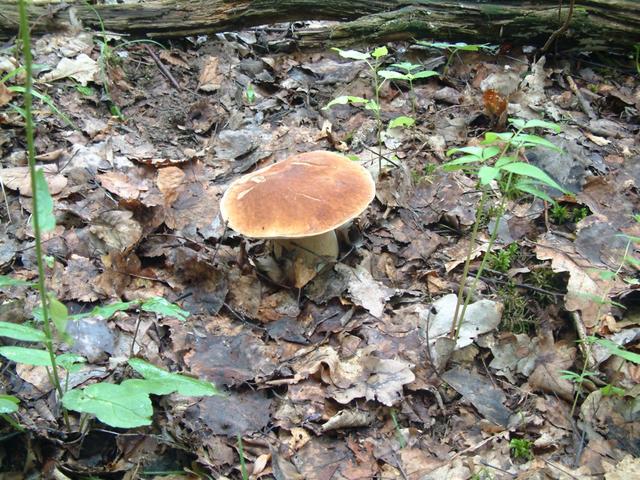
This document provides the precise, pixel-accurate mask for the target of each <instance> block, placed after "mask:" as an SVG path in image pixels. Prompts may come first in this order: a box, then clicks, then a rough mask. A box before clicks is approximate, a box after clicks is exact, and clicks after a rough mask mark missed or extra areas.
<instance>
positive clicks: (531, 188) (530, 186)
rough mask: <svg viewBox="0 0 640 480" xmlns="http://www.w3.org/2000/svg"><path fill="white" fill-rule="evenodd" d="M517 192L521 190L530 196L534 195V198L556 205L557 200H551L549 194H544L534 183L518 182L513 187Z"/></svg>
mask: <svg viewBox="0 0 640 480" xmlns="http://www.w3.org/2000/svg"><path fill="white" fill-rule="evenodd" d="M513 187H514V188H515V189H516V190H520V191H521V192H524V193H528V194H529V195H533V196H534V197H538V198H541V199H542V200H544V201H545V202H549V203H555V200H553V198H551V197H550V196H549V195H548V194H547V193H545V192H543V191H542V190H540V189H539V188H536V185H535V184H534V183H532V182H529V181H526V180H521V181H519V182H516V184H515V185H514V186H513Z"/></svg>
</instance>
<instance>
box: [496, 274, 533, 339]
mask: <svg viewBox="0 0 640 480" xmlns="http://www.w3.org/2000/svg"><path fill="white" fill-rule="evenodd" d="M496 295H497V297H498V298H499V299H500V301H501V302H502V305H503V306H504V311H503V312H502V324H501V328H502V329H504V330H507V331H509V332H513V333H527V332H529V331H530V330H531V327H532V326H533V325H534V324H535V317H534V315H533V314H532V313H531V309H530V308H529V299H528V298H527V297H526V296H525V295H522V294H521V293H520V291H519V289H518V287H516V286H515V285H514V283H513V282H509V283H507V284H506V285H504V286H502V287H500V288H499V289H498V291H497V292H496Z"/></svg>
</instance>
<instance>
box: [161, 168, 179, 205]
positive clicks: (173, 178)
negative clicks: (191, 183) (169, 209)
mask: <svg viewBox="0 0 640 480" xmlns="http://www.w3.org/2000/svg"><path fill="white" fill-rule="evenodd" d="M184 176H185V174H184V172H183V171H182V170H181V169H180V168H178V167H165V168H161V169H159V170H158V178H157V179H156V184H157V185H158V189H159V190H160V191H161V192H162V194H163V195H164V202H165V205H171V204H172V203H173V202H175V201H176V199H177V198H178V194H179V193H180V191H181V190H182V186H183V183H182V182H183V181H184Z"/></svg>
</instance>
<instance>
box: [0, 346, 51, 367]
mask: <svg viewBox="0 0 640 480" xmlns="http://www.w3.org/2000/svg"><path fill="white" fill-rule="evenodd" d="M0 355H2V356H3V357H5V358H6V359H8V360H11V361H13V362H18V363H24V364H25V365H37V366H39V367H51V357H49V352H47V351H46V350H38V349H35V348H25V347H0Z"/></svg>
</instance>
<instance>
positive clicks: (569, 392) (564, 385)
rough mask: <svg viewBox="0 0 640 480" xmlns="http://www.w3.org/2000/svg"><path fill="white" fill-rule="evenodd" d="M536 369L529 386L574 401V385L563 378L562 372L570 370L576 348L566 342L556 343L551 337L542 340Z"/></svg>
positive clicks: (530, 377)
mask: <svg viewBox="0 0 640 480" xmlns="http://www.w3.org/2000/svg"><path fill="white" fill-rule="evenodd" d="M539 345H540V349H539V352H538V357H537V358H536V367H535V369H534V371H533V373H531V375H530V376H529V385H530V386H531V388H532V389H534V390H541V391H543V392H549V393H553V394H556V395H558V396H559V397H561V398H564V399H565V400H567V401H571V400H573V395H574V385H573V383H572V382H570V381H569V380H567V379H565V378H562V375H563V374H562V372H561V370H569V369H570V368H571V365H573V362H574V360H575V358H576V348H575V347H573V346H571V345H569V344H568V343H566V342H558V343H554V342H553V339H552V338H551V337H544V338H542V339H541V340H540V344H539Z"/></svg>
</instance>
